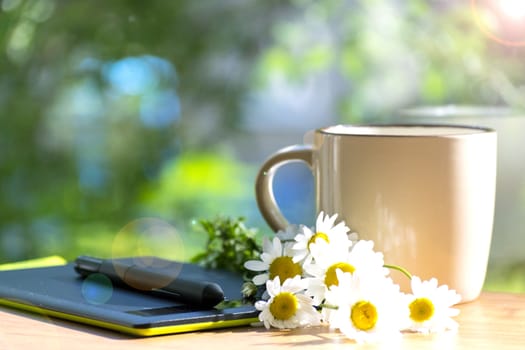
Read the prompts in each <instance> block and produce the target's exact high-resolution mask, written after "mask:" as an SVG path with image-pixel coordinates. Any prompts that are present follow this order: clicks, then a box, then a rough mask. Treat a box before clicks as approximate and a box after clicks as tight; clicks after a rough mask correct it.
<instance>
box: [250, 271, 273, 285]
mask: <svg viewBox="0 0 525 350" xmlns="http://www.w3.org/2000/svg"><path fill="white" fill-rule="evenodd" d="M269 277H270V275H269V274H267V273H262V274H260V275H257V276H255V277H254V278H253V279H252V281H253V283H254V284H255V285H257V286H260V285H262V284H264V283H266V281H268V278H269Z"/></svg>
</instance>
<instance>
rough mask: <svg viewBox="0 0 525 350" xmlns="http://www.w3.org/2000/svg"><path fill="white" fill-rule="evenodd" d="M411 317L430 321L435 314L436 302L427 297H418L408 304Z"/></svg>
mask: <svg viewBox="0 0 525 350" xmlns="http://www.w3.org/2000/svg"><path fill="white" fill-rule="evenodd" d="M408 308H409V309H410V318H411V319H412V320H413V321H416V322H424V321H428V320H430V319H431V318H432V316H433V315H434V304H433V303H432V301H430V300H429V299H427V298H417V299H415V300H414V301H413V302H411V303H410V305H408Z"/></svg>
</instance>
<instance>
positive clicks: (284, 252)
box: [244, 237, 303, 285]
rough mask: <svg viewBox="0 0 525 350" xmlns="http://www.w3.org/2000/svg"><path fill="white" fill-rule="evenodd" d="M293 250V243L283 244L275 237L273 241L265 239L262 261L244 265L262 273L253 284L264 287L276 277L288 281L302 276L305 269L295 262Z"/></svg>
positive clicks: (249, 262)
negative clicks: (263, 285)
mask: <svg viewBox="0 0 525 350" xmlns="http://www.w3.org/2000/svg"><path fill="white" fill-rule="evenodd" d="M291 248H292V246H291V243H285V244H282V243H281V241H280V239H279V238H278V237H274V239H273V240H272V241H270V240H269V239H267V238H265V239H264V241H263V252H262V254H261V256H260V259H261V260H248V261H246V262H245V263H244V267H245V268H246V269H248V270H251V271H256V272H262V273H261V274H258V275H257V276H255V277H254V278H253V283H254V284H256V285H262V284H264V283H265V282H266V281H268V280H273V279H274V278H275V277H279V278H280V280H281V281H286V279H288V278H293V277H295V276H301V275H302V273H303V268H302V266H301V264H299V263H297V262H295V261H293V252H292V249H291Z"/></svg>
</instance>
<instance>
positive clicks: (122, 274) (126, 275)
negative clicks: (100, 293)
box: [75, 256, 224, 307]
mask: <svg viewBox="0 0 525 350" xmlns="http://www.w3.org/2000/svg"><path fill="white" fill-rule="evenodd" d="M75 270H76V271H77V272H78V273H79V274H81V275H82V276H87V275H90V274H93V273H101V274H103V275H105V276H106V277H108V278H109V279H110V280H111V281H113V282H116V283H122V282H124V284H126V285H128V286H129V287H130V288H135V289H138V290H142V291H162V292H166V293H169V294H171V295H173V296H174V298H175V299H177V300H179V301H181V302H184V303H187V304H191V305H199V306H203V307H212V306H215V305H217V304H218V303H220V302H221V301H223V300H224V292H223V291H222V288H221V287H220V286H219V285H218V284H217V283H213V282H207V281H197V280H190V279H186V278H181V277H174V276H173V271H169V270H166V269H164V268H151V267H145V266H139V265H137V264H135V263H133V262H132V260H130V259H126V260H121V259H99V258H94V257H90V256H79V257H78V258H77V259H76V261H75Z"/></svg>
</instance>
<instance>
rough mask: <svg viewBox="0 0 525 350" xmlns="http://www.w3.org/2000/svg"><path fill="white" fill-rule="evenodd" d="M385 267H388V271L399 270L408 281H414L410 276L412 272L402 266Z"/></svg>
mask: <svg viewBox="0 0 525 350" xmlns="http://www.w3.org/2000/svg"><path fill="white" fill-rule="evenodd" d="M383 266H384V267H386V268H387V269H392V270H397V271H399V272H401V273H402V274H403V275H405V276H407V277H408V279H412V275H411V274H410V272H408V271H407V270H406V269H405V268H403V267H401V266H397V265H388V264H384V265H383Z"/></svg>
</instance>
